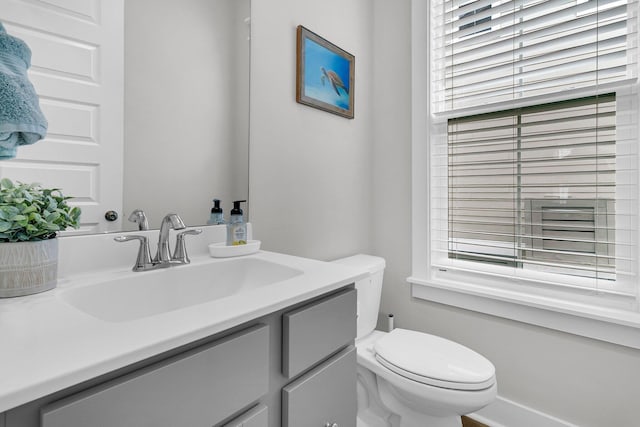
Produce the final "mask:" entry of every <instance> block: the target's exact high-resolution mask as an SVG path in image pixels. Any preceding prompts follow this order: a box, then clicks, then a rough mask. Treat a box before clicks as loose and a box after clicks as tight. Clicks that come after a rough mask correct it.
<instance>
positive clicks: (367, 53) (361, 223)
mask: <svg viewBox="0 0 640 427" xmlns="http://www.w3.org/2000/svg"><path fill="white" fill-rule="evenodd" d="M251 7H252V10H251V19H252V25H251V33H252V41H251V146H250V153H251V156H250V158H251V161H250V163H251V164H250V200H251V207H250V209H251V221H252V222H253V224H254V230H255V235H256V238H258V239H260V240H262V241H263V242H264V243H263V245H264V248H266V249H269V250H274V251H279V252H284V253H289V254H296V255H300V256H306V257H310V258H317V259H325V260H327V259H332V258H337V257H340V256H343V255H347V254H352V253H354V252H361V251H366V250H368V249H369V248H370V245H369V239H370V232H371V227H370V222H371V214H370V210H371V208H372V206H371V194H372V170H371V166H372V162H371V155H372V144H373V129H372V128H371V123H372V122H373V116H372V89H373V88H372V53H373V44H372V39H371V38H372V35H373V32H372V11H373V8H372V3H371V1H370V0H350V1H342V0H324V1H321V2H319V1H300V0H270V1H268V2H267V1H254V2H253V3H252V5H251ZM298 25H303V26H305V27H306V28H308V29H310V30H311V31H313V32H315V33H317V34H319V35H320V36H322V37H324V38H326V39H327V40H329V41H330V42H332V43H334V44H336V45H337V46H339V47H341V48H342V49H344V50H346V51H347V52H349V53H351V54H353V55H355V118H354V119H353V120H349V119H345V118H343V117H340V116H336V115H333V114H330V113H327V112H325V111H321V110H317V109H314V108H311V107H308V106H304V105H302V104H298V103H296V102H295V99H296V98H295V87H296V27H297V26H298Z"/></svg>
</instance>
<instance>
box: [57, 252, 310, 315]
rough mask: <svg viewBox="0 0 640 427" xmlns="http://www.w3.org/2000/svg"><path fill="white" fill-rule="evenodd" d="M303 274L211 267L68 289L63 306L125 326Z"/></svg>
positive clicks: (250, 265) (241, 262)
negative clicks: (125, 322) (131, 322)
mask: <svg viewBox="0 0 640 427" xmlns="http://www.w3.org/2000/svg"><path fill="white" fill-rule="evenodd" d="M300 274H302V271H300V270H296V269H293V268H290V267H287V266H284V265H281V264H276V263H273V262H270V261H265V260H261V259H255V258H242V259H233V260H224V261H210V262H206V263H202V264H189V265H184V266H177V267H171V268H166V269H159V270H153V271H146V272H140V273H131V274H128V275H127V276H125V277H119V278H116V279H114V280H105V281H104V282H100V283H96V284H92V285H87V286H84V287H78V288H72V289H69V290H67V291H64V292H62V293H61V294H60V296H61V298H62V299H63V300H64V301H66V302H67V303H68V304H70V305H72V306H74V307H76V308H77V309H79V310H81V311H84V312H85V313H87V314H89V315H91V316H94V317H97V318H99V319H102V320H106V321H110V322H124V321H128V320H135V319H140V318H143V317H148V316H153V315H157V314H161V313H166V312H169V311H174V310H179V309H181V308H185V307H190V306H193V305H196V304H202V303H205V302H209V301H212V300H216V299H220V298H224V297H228V296H231V295H235V294H238V293H240V292H246V291H249V290H252V289H256V288H260V287H264V286H269V285H271V284H274V283H278V282H281V281H283V280H287V279H290V278H293V277H295V276H298V275H300Z"/></svg>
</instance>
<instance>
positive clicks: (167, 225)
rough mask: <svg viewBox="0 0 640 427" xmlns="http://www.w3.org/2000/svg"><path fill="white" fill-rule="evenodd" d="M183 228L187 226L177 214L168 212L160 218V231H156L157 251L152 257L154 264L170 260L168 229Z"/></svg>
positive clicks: (166, 262) (165, 262)
mask: <svg viewBox="0 0 640 427" xmlns="http://www.w3.org/2000/svg"><path fill="white" fill-rule="evenodd" d="M172 228H173V229H174V230H184V229H185V228H187V227H186V226H185V225H184V222H182V218H180V217H179V216H178V215H177V214H174V213H170V214H167V215H165V217H164V218H162V223H160V232H159V233H158V251H157V252H156V256H155V257H154V258H153V263H154V264H168V263H169V262H170V261H171V251H170V250H169V230H170V229H172Z"/></svg>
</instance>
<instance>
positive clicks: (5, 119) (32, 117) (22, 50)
mask: <svg viewBox="0 0 640 427" xmlns="http://www.w3.org/2000/svg"><path fill="white" fill-rule="evenodd" d="M30 66H31V50H30V49H29V47H28V46H27V44H26V43H25V42H23V41H22V40H20V39H18V38H16V37H13V36H10V35H9V34H7V32H6V30H5V29H4V26H3V25H2V23H0V160H4V159H11V158H13V157H15V156H16V148H17V147H18V146H19V145H26V144H33V143H34V142H36V141H39V140H41V139H42V138H44V137H45V135H46V133H47V120H46V119H45V117H44V115H43V114H42V111H41V110H40V105H39V104H38V95H37V94H36V91H35V89H34V88H33V85H32V84H31V82H30V81H29V79H28V77H27V69H28V68H29V67H30Z"/></svg>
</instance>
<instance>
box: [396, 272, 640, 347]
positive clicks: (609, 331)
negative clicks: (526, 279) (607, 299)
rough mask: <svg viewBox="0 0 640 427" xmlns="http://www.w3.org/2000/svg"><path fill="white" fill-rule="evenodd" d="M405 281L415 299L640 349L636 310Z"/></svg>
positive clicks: (462, 285)
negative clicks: (630, 310) (409, 285)
mask: <svg viewBox="0 0 640 427" xmlns="http://www.w3.org/2000/svg"><path fill="white" fill-rule="evenodd" d="M407 281H408V282H409V283H411V284H412V286H411V288H412V290H411V295H412V296H413V297H415V298H420V299H424V300H428V301H433V302H437V303H441V304H446V305H451V306H454V307H459V308H463V309H466V310H471V311H476V312H480V313H485V314H489V315H492V316H497V317H502V318H505V319H510V320H515V321H518V322H524V323H529V324H532V325H537V326H542V327H545V328H549V329H555V330H558V331H562V332H568V333H571V334H575V335H580V336H584V337H588V338H593V339H597V340H601V341H605V342H610V343H614V344H618V345H623V346H626V347H631V348H635V349H640V313H637V312H629V311H624V310H620V309H615V308H606V307H598V306H595V305H589V304H584V303H570V302H567V301H566V300H561V299H557V298H552V297H545V296H540V295H533V294H529V293H526V292H521V291H511V290H504V289H498V288H492V287H490V286H479V285H470V284H466V283H446V282H434V281H429V280H424V279H420V278H416V277H409V278H408V279H407Z"/></svg>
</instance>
